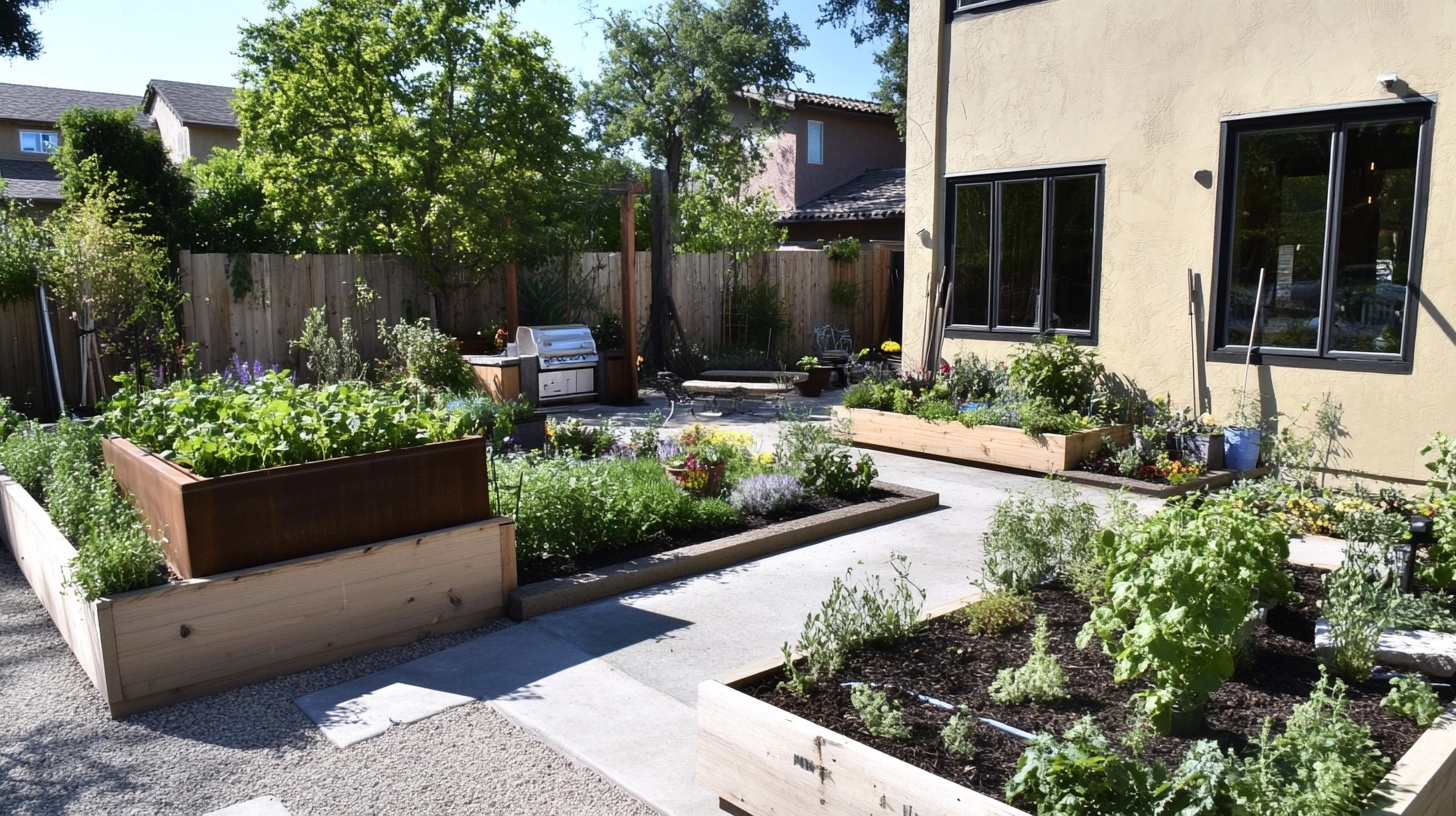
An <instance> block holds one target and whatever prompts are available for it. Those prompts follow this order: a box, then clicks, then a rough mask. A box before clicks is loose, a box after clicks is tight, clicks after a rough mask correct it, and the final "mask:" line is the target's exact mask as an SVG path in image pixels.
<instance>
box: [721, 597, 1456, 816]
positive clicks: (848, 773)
mask: <svg viewBox="0 0 1456 816" xmlns="http://www.w3.org/2000/svg"><path fill="white" fill-rule="evenodd" d="M973 600H975V598H974V597H972V598H968V599H966V600H964V601H959V602H956V603H953V604H949V605H947V606H944V607H941V608H939V609H937V610H935V611H934V612H932V613H931V616H940V615H947V614H950V613H952V612H954V611H956V610H957V609H959V608H961V607H962V606H964V605H965V604H967V603H970V602H971V601H973ZM782 668H783V659H782V658H781V657H772V658H765V659H763V660H760V661H758V662H757V663H753V664H750V665H748V666H744V667H742V668H740V669H737V670H734V671H731V672H728V673H726V674H723V675H720V676H719V677H717V678H714V679H712V680H706V681H704V682H703V683H701V684H700V685H699V686H698V781H699V782H700V783H702V784H703V785H704V786H705V787H707V788H708V789H709V790H710V791H711V792H712V793H714V794H715V795H717V796H718V801H719V805H720V807H722V809H723V810H725V811H728V812H730V813H735V814H749V815H750V816H770V814H784V815H785V816H787V815H788V814H845V815H846V816H848V814H864V813H895V814H900V813H904V814H932V813H933V814H948V815H950V816H983V815H984V814H992V815H993V816H1030V814H1028V813H1027V812H1026V811H1024V810H1021V809H1019V808H1016V807H1013V806H1011V805H1008V804H1006V803H1005V802H1002V801H1000V800H997V799H993V798H991V797H989V796H986V795H984V794H982V793H979V792H978V791H975V790H972V789H970V788H967V787H964V786H962V785H959V784H956V783H955V782H952V781H950V780H948V779H945V778H943V777H940V776H937V775H936V774H933V773H931V772H929V771H926V770H923V769H921V768H917V767H915V766H914V765H911V764H909V763H907V762H903V761H901V760H899V759H895V758H894V757H891V756H888V755H886V754H884V753H882V752H880V751H878V750H876V749H874V748H871V747H870V746H868V745H865V744H864V743H862V742H858V741H857V740H854V739H851V738H849V737H846V736H844V735H842V734H839V733H837V732H835V731H831V730H830V729H828V728H824V727H823V726H820V725H817V724H815V723H812V722H809V721H808V720H806V719H803V718H802V717H799V716H797V715H794V714H790V713H789V712H787V711H784V710H782V709H780V708H777V707H775V706H773V705H770V704H769V703H766V702H763V701H762V700H759V699H756V698H754V697H752V696H750V695H748V694H746V693H744V692H742V691H739V689H740V688H743V687H746V686H750V685H753V684H755V683H758V682H760V681H762V680H765V679H767V678H769V677H772V676H773V675H775V674H777V673H778V672H779V671H780V670H781V669H782ZM972 761H974V760H972ZM1371 801H1372V802H1373V803H1376V804H1372V806H1371V807H1369V808H1367V809H1366V810H1365V811H1364V814H1366V816H1396V814H1400V816H1456V706H1453V707H1452V708H1448V709H1447V711H1446V713H1445V715H1443V716H1442V717H1441V719H1440V720H1438V721H1437V722H1436V723H1435V724H1434V725H1432V726H1431V727H1430V729H1428V730H1427V731H1426V733H1425V734H1423V735H1422V736H1421V738H1420V739H1419V740H1417V741H1416V743H1415V745H1413V746H1412V747H1411V748H1410V750H1408V751H1407V752H1406V753H1405V755H1404V756H1403V757H1401V758H1400V759H1399V760H1398V761H1397V762H1396V763H1395V765H1394V766H1393V767H1392V768H1391V770H1390V773H1388V774H1386V776H1385V779H1384V780H1383V781H1382V782H1381V784H1380V785H1379V786H1378V787H1377V788H1376V789H1375V792H1374V793H1373V794H1372V796H1371Z"/></svg>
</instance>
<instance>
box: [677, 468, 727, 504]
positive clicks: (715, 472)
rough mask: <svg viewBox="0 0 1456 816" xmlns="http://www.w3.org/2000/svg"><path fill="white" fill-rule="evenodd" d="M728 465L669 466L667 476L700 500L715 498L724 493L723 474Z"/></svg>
mask: <svg viewBox="0 0 1456 816" xmlns="http://www.w3.org/2000/svg"><path fill="white" fill-rule="evenodd" d="M727 468H728V466H727V465H698V466H696V467H691V468H689V467H672V466H671V465H668V466H667V475H668V476H671V477H672V480H673V481H674V482H677V484H678V486H679V487H681V488H682V489H683V490H686V491H687V492H689V493H691V494H693V495H694V496H698V497H699V498H713V497H716V496H718V495H719V494H720V493H722V492H723V472H724V471H725V470H727Z"/></svg>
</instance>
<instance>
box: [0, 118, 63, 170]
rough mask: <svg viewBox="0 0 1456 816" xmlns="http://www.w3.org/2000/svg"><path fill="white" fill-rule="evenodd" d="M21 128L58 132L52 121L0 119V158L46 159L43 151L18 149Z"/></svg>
mask: <svg viewBox="0 0 1456 816" xmlns="http://www.w3.org/2000/svg"><path fill="white" fill-rule="evenodd" d="M22 130H53V131H56V132H57V133H60V128H58V127H56V124H55V123H54V122H51V123H50V124H46V123H44V122H20V121H16V120H5V121H0V159H23V160H29V161H46V155H45V154H44V153H26V152H24V151H23V150H21V149H20V131H22Z"/></svg>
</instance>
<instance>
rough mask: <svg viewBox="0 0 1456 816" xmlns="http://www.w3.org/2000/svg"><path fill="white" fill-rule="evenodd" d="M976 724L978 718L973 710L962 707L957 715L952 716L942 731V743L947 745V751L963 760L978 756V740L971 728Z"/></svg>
mask: <svg viewBox="0 0 1456 816" xmlns="http://www.w3.org/2000/svg"><path fill="white" fill-rule="evenodd" d="M975 724H976V718H975V716H974V715H973V714H971V710H970V709H968V708H966V707H965V706H961V707H960V708H959V709H957V710H956V713H954V714H952V715H950V722H948V723H946V724H945V728H942V729H941V731H940V741H941V742H943V743H945V750H947V751H949V752H950V753H951V754H953V755H955V756H958V757H960V758H961V759H971V758H973V757H975V755H976V738H975V735H974V734H972V733H971V727H972V726H974V725H975Z"/></svg>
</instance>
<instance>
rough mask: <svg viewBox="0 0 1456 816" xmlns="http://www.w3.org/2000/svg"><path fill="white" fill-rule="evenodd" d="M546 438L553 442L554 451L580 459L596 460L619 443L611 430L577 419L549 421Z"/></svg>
mask: <svg viewBox="0 0 1456 816" xmlns="http://www.w3.org/2000/svg"><path fill="white" fill-rule="evenodd" d="M546 436H547V437H548V438H549V439H550V440H551V443H550V444H551V449H552V450H553V451H555V452H556V453H558V454H565V455H567V456H573V457H576V458H578V459H595V458H597V457H598V456H602V455H604V454H605V453H606V452H607V451H609V450H611V449H612V447H613V446H614V445H616V443H617V437H616V435H615V434H613V433H612V429H611V428H606V427H602V426H597V425H588V424H586V423H585V422H582V421H581V420H580V419H578V418H576V417H568V418H567V419H565V420H562V421H557V420H555V419H551V420H548V421H547V422H546Z"/></svg>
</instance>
